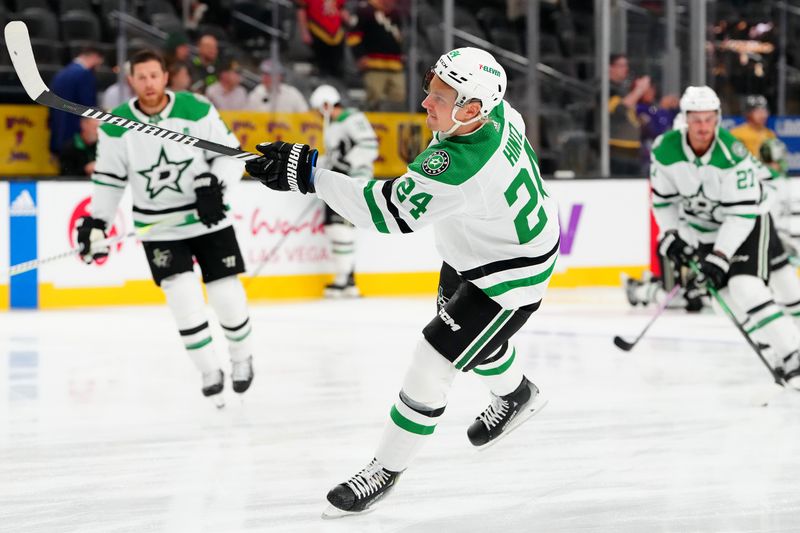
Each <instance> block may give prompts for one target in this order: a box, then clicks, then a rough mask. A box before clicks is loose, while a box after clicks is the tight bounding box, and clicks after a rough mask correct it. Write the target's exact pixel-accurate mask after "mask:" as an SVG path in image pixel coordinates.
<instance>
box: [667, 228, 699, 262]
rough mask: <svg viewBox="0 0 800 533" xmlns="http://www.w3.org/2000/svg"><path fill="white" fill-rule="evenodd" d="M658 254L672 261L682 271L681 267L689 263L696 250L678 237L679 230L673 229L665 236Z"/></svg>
mask: <svg viewBox="0 0 800 533" xmlns="http://www.w3.org/2000/svg"><path fill="white" fill-rule="evenodd" d="M658 253H659V255H661V256H662V257H666V258H667V259H669V260H670V261H672V262H673V263H674V264H675V266H676V268H677V270H680V269H681V267H683V266H686V265H687V264H688V263H689V259H690V258H691V257H692V255H693V254H694V249H692V247H691V246H689V244H688V243H687V242H686V241H684V240H683V239H681V237H680V235H678V230H674V229H671V230H669V231H667V232H666V233H665V234H664V236H663V237H662V238H661V242H659V243H658Z"/></svg>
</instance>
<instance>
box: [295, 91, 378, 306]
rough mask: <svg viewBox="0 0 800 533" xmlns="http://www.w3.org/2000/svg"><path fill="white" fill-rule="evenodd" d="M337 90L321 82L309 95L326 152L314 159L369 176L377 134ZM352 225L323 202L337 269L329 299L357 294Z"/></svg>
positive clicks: (375, 154) (329, 287) (332, 167)
mask: <svg viewBox="0 0 800 533" xmlns="http://www.w3.org/2000/svg"><path fill="white" fill-rule="evenodd" d="M341 100H342V98H341V96H340V95H339V91H337V90H336V88H335V87H333V86H331V85H320V86H319V87H317V88H316V89H315V90H314V92H313V93H311V98H309V103H310V104H311V108H312V109H314V110H315V111H316V112H318V113H319V114H320V115H322V120H323V125H324V126H323V136H324V139H325V154H324V155H322V156H320V158H319V161H317V166H318V167H319V168H327V169H330V170H335V171H336V172H340V173H342V174H347V175H348V176H351V177H353V178H361V179H371V178H372V177H373V166H374V164H375V160H376V159H377V158H378V136H377V135H375V130H373V129H372V126H371V125H370V123H369V121H368V120H367V117H366V116H365V115H364V113H362V112H360V111H359V110H357V109H353V108H345V107H343V106H342V103H341ZM355 233H356V231H355V227H354V226H353V224H351V223H350V222H349V221H348V220H347V219H345V218H344V217H342V216H341V215H340V214H339V213H337V212H336V211H334V210H333V209H331V207H330V206H329V205H327V204H326V205H325V236H326V237H327V238H328V242H329V243H330V250H331V255H332V256H333V261H334V265H335V268H336V272H335V275H336V277H335V278H334V280H333V283H330V284H329V285H327V286H326V287H325V296H328V297H330V298H341V297H355V296H358V295H359V292H358V288H357V287H356V284H355V279H354V275H353V274H354V271H355V252H356V239H355V237H356V235H355Z"/></svg>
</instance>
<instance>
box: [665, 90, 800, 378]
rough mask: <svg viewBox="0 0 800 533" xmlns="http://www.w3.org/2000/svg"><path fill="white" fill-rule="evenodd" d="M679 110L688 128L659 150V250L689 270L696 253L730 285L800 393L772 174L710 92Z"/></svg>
mask: <svg viewBox="0 0 800 533" xmlns="http://www.w3.org/2000/svg"><path fill="white" fill-rule="evenodd" d="M680 106H681V111H682V112H683V113H684V114H685V115H686V123H687V125H686V128H685V129H679V130H673V131H670V132H667V133H665V134H664V135H662V136H661V137H660V138H659V139H658V140H657V141H656V146H654V148H653V152H652V163H651V167H650V180H651V184H652V189H653V212H654V213H655V217H656V220H657V222H658V226H659V229H660V231H661V240H660V243H659V252H660V253H661V254H662V255H665V256H667V257H669V258H670V259H672V260H673V261H675V262H676V263H677V264H684V265H685V264H686V262H687V257H688V256H691V255H693V253H697V255H698V256H699V257H700V262H699V267H700V270H701V272H702V273H703V274H704V275H705V277H706V279H707V280H708V281H709V282H710V283H712V284H713V286H714V287H716V288H718V289H722V288H723V287H724V288H725V289H724V292H723V295H724V294H725V293H727V295H729V297H730V300H731V301H732V303H733V304H734V305H733V306H732V307H733V308H734V309H735V310H736V312H737V315H738V316H739V317H740V320H741V321H742V322H743V324H742V325H743V326H744V328H745V330H747V332H748V333H751V334H752V335H753V336H754V337H756V338H757V339H758V340H763V342H765V343H767V344H769V345H770V346H771V347H772V350H773V352H774V355H775V361H774V362H773V364H774V366H775V369H776V371H777V372H778V373H779V374H781V375H783V377H784V379H785V380H786V382H787V383H788V384H790V385H791V386H793V387H794V388H800V359H799V358H798V357H799V356H800V353H799V352H798V349H800V330H798V329H797V327H796V326H795V324H794V323H793V321H792V319H791V318H790V317H789V316H788V315H787V313H790V314H793V313H795V312H797V311H798V310H800V288H798V284H797V279H796V276H795V274H794V272H792V269H791V267H789V265H788V260H787V258H786V255H785V254H782V253H780V252H781V251H782V247H781V245H780V242H779V240H778V238H777V234H776V232H775V229H774V227H773V222H772V218H771V216H770V215H769V203H770V202H769V200H768V197H767V195H766V194H764V191H763V189H762V183H761V181H762V180H764V179H768V178H769V177H770V171H769V169H768V168H767V167H765V166H764V165H763V164H762V163H761V162H759V161H757V160H756V159H755V158H753V157H752V156H751V155H750V154H749V153H748V151H747V149H746V148H745V147H744V145H743V144H742V143H741V142H739V141H737V140H736V139H735V138H734V137H733V136H732V135H731V134H730V133H729V132H728V131H726V130H724V129H723V128H721V127H720V126H719V118H720V101H719V98H718V97H717V95H716V93H714V91H713V90H712V89H711V88H709V87H689V88H687V89H686V91H685V92H684V94H683V96H682V97H681V102H680ZM776 247H777V249H776ZM768 282H769V286H768V285H767V283H768ZM770 287H771V288H772V290H770ZM776 300H777V301H776Z"/></svg>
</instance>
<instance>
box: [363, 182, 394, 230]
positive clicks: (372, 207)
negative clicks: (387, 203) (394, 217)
mask: <svg viewBox="0 0 800 533" xmlns="http://www.w3.org/2000/svg"><path fill="white" fill-rule="evenodd" d="M376 183H378V182H377V181H376V180H369V181H368V182H367V185H366V187H364V200H365V201H366V202H367V207H368V208H369V214H370V215H371V216H372V223H373V224H375V228H376V229H377V230H378V231H380V232H381V233H389V228H388V227H387V226H386V219H385V218H383V213H381V208H380V207H378V204H377V203H376V202H375V195H374V194H373V192H372V189H373V188H374V187H375V184H376Z"/></svg>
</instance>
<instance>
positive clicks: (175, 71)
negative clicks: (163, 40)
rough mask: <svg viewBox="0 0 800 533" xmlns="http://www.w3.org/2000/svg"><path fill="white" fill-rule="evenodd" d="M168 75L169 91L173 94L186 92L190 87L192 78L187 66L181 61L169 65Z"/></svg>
mask: <svg viewBox="0 0 800 533" xmlns="http://www.w3.org/2000/svg"><path fill="white" fill-rule="evenodd" d="M167 72H168V73H169V87H168V88H169V90H170V91H174V92H180V91H188V90H189V88H190V87H191V86H192V76H191V75H190V74H189V65H187V64H186V63H184V62H182V61H175V62H173V63H170V65H169V68H168V69H167Z"/></svg>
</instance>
